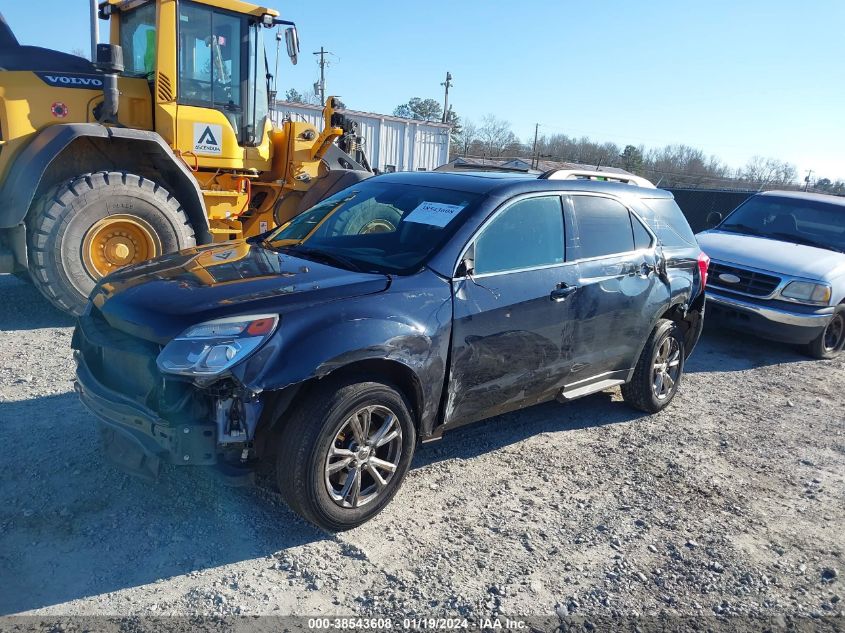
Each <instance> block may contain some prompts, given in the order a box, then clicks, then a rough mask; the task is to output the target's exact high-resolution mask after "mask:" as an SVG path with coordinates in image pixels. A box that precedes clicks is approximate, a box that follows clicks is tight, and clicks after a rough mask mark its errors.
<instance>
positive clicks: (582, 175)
mask: <svg viewBox="0 0 845 633" xmlns="http://www.w3.org/2000/svg"><path fill="white" fill-rule="evenodd" d="M538 178H540V179H542V180H606V181H608V182H621V183H624V184H626V185H634V186H636V187H646V188H648V189H657V187H656V186H655V185H654V183H652V182H651V181H650V180H646V179H645V178H640V177H639V176H635V175H634V174H620V173H616V172H610V171H591V170H589V169H550V170H549V171H547V172H545V173H543V174H541V175H540V176H538Z"/></svg>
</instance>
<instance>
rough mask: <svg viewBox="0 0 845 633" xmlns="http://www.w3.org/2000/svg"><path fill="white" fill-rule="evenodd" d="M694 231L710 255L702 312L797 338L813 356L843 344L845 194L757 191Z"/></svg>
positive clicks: (769, 334)
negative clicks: (705, 307) (732, 209)
mask: <svg viewBox="0 0 845 633" xmlns="http://www.w3.org/2000/svg"><path fill="white" fill-rule="evenodd" d="M711 215H714V216H716V217H711V218H708V223H709V224H712V225H715V226H714V227H713V228H712V229H710V230H707V231H704V232H703V233H699V234H698V235H697V236H696V237H697V238H698V242H699V244H700V245H701V248H702V249H703V250H704V252H706V253H707V254H708V255H709V256H710V258H711V264H710V271H709V279H708V284H707V319H708V321H709V322H711V323H712V322H717V323H720V324H722V325H725V326H727V327H730V328H733V329H737V330H742V331H747V332H750V333H752V334H756V335H758V336H761V337H764V338H769V339H773V340H778V341H783V342H786V343H794V344H799V345H801V346H802V347H803V349H804V350H805V351H806V352H807V353H808V354H809V355H811V356H813V357H815V358H833V357H834V356H836V355H837V354H839V353H840V352H842V349H843V347H845V198H841V197H837V196H829V195H823V194H814V193H803V192H794V191H767V192H765V193H759V194H756V195H754V196H752V197H751V198H749V199H748V200H746V201H745V202H744V203H742V204H741V205H740V206H739V207H737V208H736V209H735V210H734V211H733V212H731V213H730V214H729V215H728V217H726V218H724V219H722V218H721V217H719V216H718V214H711Z"/></svg>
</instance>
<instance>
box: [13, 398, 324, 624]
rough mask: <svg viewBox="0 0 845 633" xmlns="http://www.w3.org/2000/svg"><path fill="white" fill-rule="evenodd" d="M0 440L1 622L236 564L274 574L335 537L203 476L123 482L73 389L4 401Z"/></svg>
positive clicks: (189, 472)
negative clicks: (301, 551) (282, 554)
mask: <svg viewBox="0 0 845 633" xmlns="http://www.w3.org/2000/svg"><path fill="white" fill-rule="evenodd" d="M0 437H3V439H4V443H5V445H6V447H7V450H6V451H5V454H4V458H3V478H2V481H3V483H2V486H0V615H9V614H14V613H20V612H22V611H26V610H30V609H38V608H43V607H49V606H51V605H56V604H60V603H64V602H67V601H70V600H75V599H79V598H87V597H92V596H98V595H101V594H107V593H109V592H113V591H117V590H119V589H124V588H127V587H134V586H139V585H147V584H150V583H155V582H156V581H157V580H159V579H165V578H170V577H173V576H179V575H184V574H189V573H191V572H197V573H200V574H201V573H203V571H204V570H207V569H211V568H215V567H219V566H222V565H227V564H230V563H237V562H242V561H248V560H257V561H258V565H259V566H262V565H263V566H265V567H266V568H267V569H270V568H271V567H272V566H273V564H274V563H275V561H274V560H273V559H272V558H270V557H271V556H272V555H273V554H274V553H275V552H279V551H280V550H285V549H287V548H291V547H295V546H297V545H301V544H304V543H310V542H314V541H318V540H322V539H330V538H332V537H330V536H329V535H327V534H326V533H324V532H321V531H319V530H317V529H316V528H313V527H311V526H310V525H308V524H306V523H305V522H303V521H302V520H300V519H299V518H297V517H296V516H295V515H294V514H293V513H292V512H290V511H289V510H288V509H287V507H286V506H284V504H282V503H280V502H277V501H275V499H273V498H271V495H268V494H267V493H263V492H261V491H260V490H258V489H247V488H243V489H232V488H226V487H223V486H221V485H219V484H218V483H217V482H216V481H215V480H214V479H213V477H212V474H211V473H208V472H206V471H203V470H201V469H196V470H194V469H177V468H171V469H168V470H165V471H163V472H162V475H161V478H160V480H159V481H158V482H157V483H150V482H145V481H143V480H139V479H136V478H134V477H131V476H129V475H124V474H123V473H121V472H120V471H118V470H116V469H114V468H113V467H111V466H110V465H108V464H107V463H105V462H104V460H103V458H102V457H101V455H100V451H99V445H98V440H97V435H96V432H95V429H94V425H93V420H92V419H91V417H90V416H89V415H88V414H87V413H86V412H85V411H84V410H83V409H82V406H81V404H80V403H79V402H78V400H77V397H76V395H75V394H73V393H66V394H62V395H58V396H48V397H40V398H34V399H31V400H23V401H17V402H4V403H0ZM10 449H11V450H10ZM261 559H266V560H265V561H263V562H262V561H261ZM153 586H154V585H153ZM153 590H154V589H153ZM118 608H119V607H118Z"/></svg>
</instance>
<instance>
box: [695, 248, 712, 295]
mask: <svg viewBox="0 0 845 633" xmlns="http://www.w3.org/2000/svg"><path fill="white" fill-rule="evenodd" d="M709 266H710V258H709V257H708V256H707V253H705V252H703V251H702V252H701V253H700V254H699V255H698V272H699V273H701V289H702V290H704V289H705V288H706V287H707V268H708V267H709Z"/></svg>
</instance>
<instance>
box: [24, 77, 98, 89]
mask: <svg viewBox="0 0 845 633" xmlns="http://www.w3.org/2000/svg"><path fill="white" fill-rule="evenodd" d="M36 75H38V76H39V77H40V78H41V80H42V81H44V82H45V83H47V84H49V85H51V86H57V87H60V88H81V89H84V90H97V89H101V88H102V87H103V80H102V79H100V78H99V77H96V76H92V75H77V74H74V75H65V74H62V75H59V74H54V73H36Z"/></svg>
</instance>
